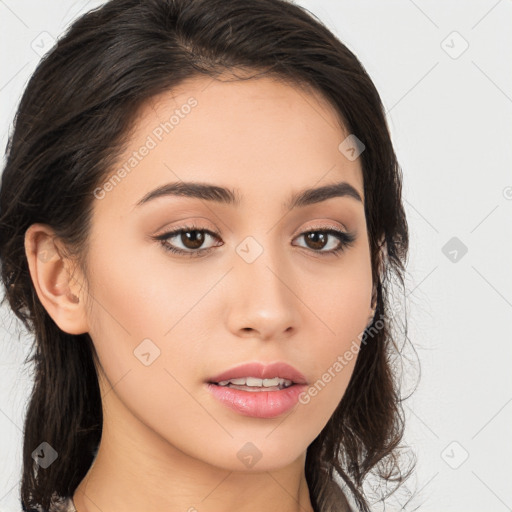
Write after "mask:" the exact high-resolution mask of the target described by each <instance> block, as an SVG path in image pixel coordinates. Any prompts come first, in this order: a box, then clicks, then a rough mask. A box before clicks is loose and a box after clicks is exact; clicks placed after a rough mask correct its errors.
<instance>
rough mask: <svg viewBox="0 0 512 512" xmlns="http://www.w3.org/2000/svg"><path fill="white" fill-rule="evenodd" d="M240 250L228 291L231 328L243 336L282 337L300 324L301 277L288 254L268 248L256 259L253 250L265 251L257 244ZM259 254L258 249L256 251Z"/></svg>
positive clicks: (227, 311)
mask: <svg viewBox="0 0 512 512" xmlns="http://www.w3.org/2000/svg"><path fill="white" fill-rule="evenodd" d="M243 247H244V248H245V249H248V251H247V252H246V253H244V251H243V249H241V250H240V248H239V251H237V254H236V255H235V258H234V268H233V270H232V271H231V272H230V279H231V281H230V289H231V292H232V293H230V292H227V295H226V296H227V297H228V299H227V303H226V309H225V311H226V322H227V325H228V328H229V330H230V331H231V332H232V333H233V334H235V335H236V336H240V337H255V336H256V337H258V338H260V339H262V340H271V339H282V338H287V337H289V336H291V335H292V334H293V333H294V332H296V331H297V329H298V328H299V321H300V311H299V308H300V306H301V304H300V303H301V300H300V297H299V295H300V290H299V289H298V280H297V278H296V276H294V275H293V269H292V268H290V266H289V265H287V263H286V261H285V260H284V255H279V254H277V250H276V251H271V250H270V248H268V247H267V248H264V250H263V251H262V252H261V253H260V254H259V256H257V257H256V259H254V260H253V261H252V262H251V260H252V258H250V257H249V258H248V257H246V254H249V251H253V257H254V251H261V248H259V249H258V246H257V245H256V244H254V241H253V244H252V246H251V243H250V242H249V244H248V245H245V246H243ZM256 254H257V252H256Z"/></svg>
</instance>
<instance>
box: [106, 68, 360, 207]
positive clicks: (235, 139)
mask: <svg viewBox="0 0 512 512" xmlns="http://www.w3.org/2000/svg"><path fill="white" fill-rule="evenodd" d="M348 135H349V134H348V133H347V131H346V130H345V128H344V127H343V125H342V124H341V122H340V118H339V116H338V114H337V112H336V110H335V109H334V107H333V106H332V105H331V104H330V102H328V101H327V100H326V99H325V98H323V96H322V95H321V94H319V93H318V92H316V91H314V90H313V89H311V88H305V87H298V86H294V85H292V84H289V83H283V82H281V81H278V80H277V79H275V78H270V77H263V78H261V77H260V78H252V79H248V80H240V79H236V80H235V79H233V78H227V79H225V78H224V79H222V80H218V79H212V78H210V77H200V78H194V79H189V80H187V81H186V82H183V83H182V84H181V85H180V86H179V87H176V88H174V89H173V90H169V91H166V92H164V93H161V94H159V95H157V96H155V97H153V98H151V99H150V100H148V101H147V102H146V103H145V104H144V105H143V107H142V108H141V109H140V111H139V113H138V116H137V118H136V121H135V124H134V127H133V130H132V132H131V134H130V135H129V138H128V141H127V146H126V150H125V151H124V153H123V154H122V155H121V157H120V158H119V159H118V162H117V163H116V166H115V168H113V169H112V170H111V175H110V176H113V175H114V174H116V173H117V175H119V174H122V178H121V179H116V180H115V181H116V183H115V185H113V186H112V187H109V188H110V191H109V193H108V194H107V195H106V197H105V199H108V203H109V204H111V205H112V204H114V202H115V203H117V204H116V206H117V207H119V208H124V209H131V208H132V207H133V206H134V205H135V204H136V203H137V202H138V201H139V200H140V198H141V197H142V196H143V195H144V193H145V192H147V191H149V190H151V189H152V188H154V187H156V186H161V185H162V184H165V183H169V182H176V181H180V180H183V181H197V182H202V183H214V184H217V185H221V186H225V187H229V188H230V189H235V190H239V191H240V194H239V197H240V199H241V202H242V203H244V202H246V203H247V204H249V203H250V201H251V200H252V201H258V202H261V200H262V199H263V200H266V201H269V202H270V201H274V200H277V201H278V203H279V204H282V202H283V197H284V196H286V197H288V196H289V195H290V191H296V190H300V189H303V188H307V187H313V186H315V185H316V186H321V185H326V184H329V183H334V182H339V181H340V180H346V181H348V182H349V183H351V184H352V185H353V186H354V188H356V189H357V190H358V191H359V194H360V195H361V197H363V179H362V170H361V166H360V161H359V159H356V160H350V159H347V158H346V156H345V155H344V154H343V153H342V152H341V151H340V149H339V145H340V143H342V141H343V140H344V139H345V138H346V137H347V136H348ZM120 169H124V172H121V173H120V172H119V170H120ZM111 181H112V180H111ZM101 202H102V203H103V206H106V203H107V201H101Z"/></svg>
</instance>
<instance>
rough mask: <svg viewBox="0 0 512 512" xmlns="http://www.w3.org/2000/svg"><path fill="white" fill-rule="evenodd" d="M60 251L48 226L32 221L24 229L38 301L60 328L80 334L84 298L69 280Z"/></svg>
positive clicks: (84, 320)
mask: <svg viewBox="0 0 512 512" xmlns="http://www.w3.org/2000/svg"><path fill="white" fill-rule="evenodd" d="M62 252H63V251H62V250H61V251H59V247H58V245H57V243H56V236H55V233H54V232H53V230H52V229H51V228H50V227H49V226H47V225H45V224H32V225H31V226H30V227H29V228H28V229H27V231H26V232H25V254H26V257H27V262H28V266H29V271H30V276H31V278H32V283H33V285H34V288H35V290H36V293H37V296H38V297H39V300H40V302H41V304H42V305H43V307H44V308H45V309H46V311H47V312H48V314H49V315H50V316H51V317H52V319H53V321H54V322H55V323H56V324H57V325H58V326H59V328H60V329H61V330H63V331H64V332H67V333H68V334H83V333H85V332H88V331H89V328H88V324H87V317H86V314H85V313H86V311H85V301H84V300H82V299H81V298H80V290H79V289H78V286H76V285H75V284H74V283H72V278H71V272H70V261H69V259H67V258H64V257H63V255H62Z"/></svg>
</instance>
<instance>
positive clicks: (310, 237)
mask: <svg viewBox="0 0 512 512" xmlns="http://www.w3.org/2000/svg"><path fill="white" fill-rule="evenodd" d="M306 238H307V239H308V241H311V240H312V241H313V248H314V249H323V248H324V247H325V244H326V235H325V233H308V234H307V235H306ZM317 239H320V240H321V242H320V243H318V240H317ZM322 242H323V243H322ZM315 244H317V245H316V246H315Z"/></svg>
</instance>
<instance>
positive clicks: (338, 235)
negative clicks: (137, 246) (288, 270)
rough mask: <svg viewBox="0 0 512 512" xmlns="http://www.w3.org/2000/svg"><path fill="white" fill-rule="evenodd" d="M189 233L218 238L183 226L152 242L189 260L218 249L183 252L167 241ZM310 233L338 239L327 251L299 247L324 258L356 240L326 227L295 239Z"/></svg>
mask: <svg viewBox="0 0 512 512" xmlns="http://www.w3.org/2000/svg"><path fill="white" fill-rule="evenodd" d="M191 231H199V232H202V233H207V234H208V235H210V236H212V237H214V238H217V239H218V238H220V237H219V234H218V233H215V232H213V231H210V230H209V229H204V228H201V227H199V226H196V225H192V226H183V227H181V228H178V229H176V230H174V231H169V232H167V233H164V234H162V235H158V236H156V237H154V240H158V241H160V243H161V245H162V247H163V248H164V249H165V250H166V251H169V252H171V253H174V254H179V255H183V256H188V257H191V258H196V257H200V256H203V255H205V254H207V253H209V252H210V251H212V250H213V249H215V247H219V246H213V247H208V248H207V249H197V250H188V251H185V250H183V249H178V248H176V247H173V246H172V245H170V244H169V242H168V241H167V240H168V239H169V238H174V237H175V236H177V235H181V234H182V233H188V232H191ZM310 233H324V234H328V235H333V236H335V237H336V238H338V240H339V241H340V244H339V246H338V247H336V248H335V249H330V250H329V251H322V250H315V249H308V248H307V247H302V246H301V248H302V249H308V250H310V251H312V252H314V253H319V254H323V255H326V256H331V255H332V256H339V253H341V252H342V251H344V250H345V249H347V248H348V247H351V246H352V245H353V243H354V241H355V239H356V237H355V235H354V234H352V233H346V232H344V231H340V230H338V229H333V228H331V227H328V226H325V227H319V228H315V229H310V230H308V231H304V232H303V233H301V234H300V235H299V236H298V237H297V238H299V237H302V236H305V235H308V234H310Z"/></svg>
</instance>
